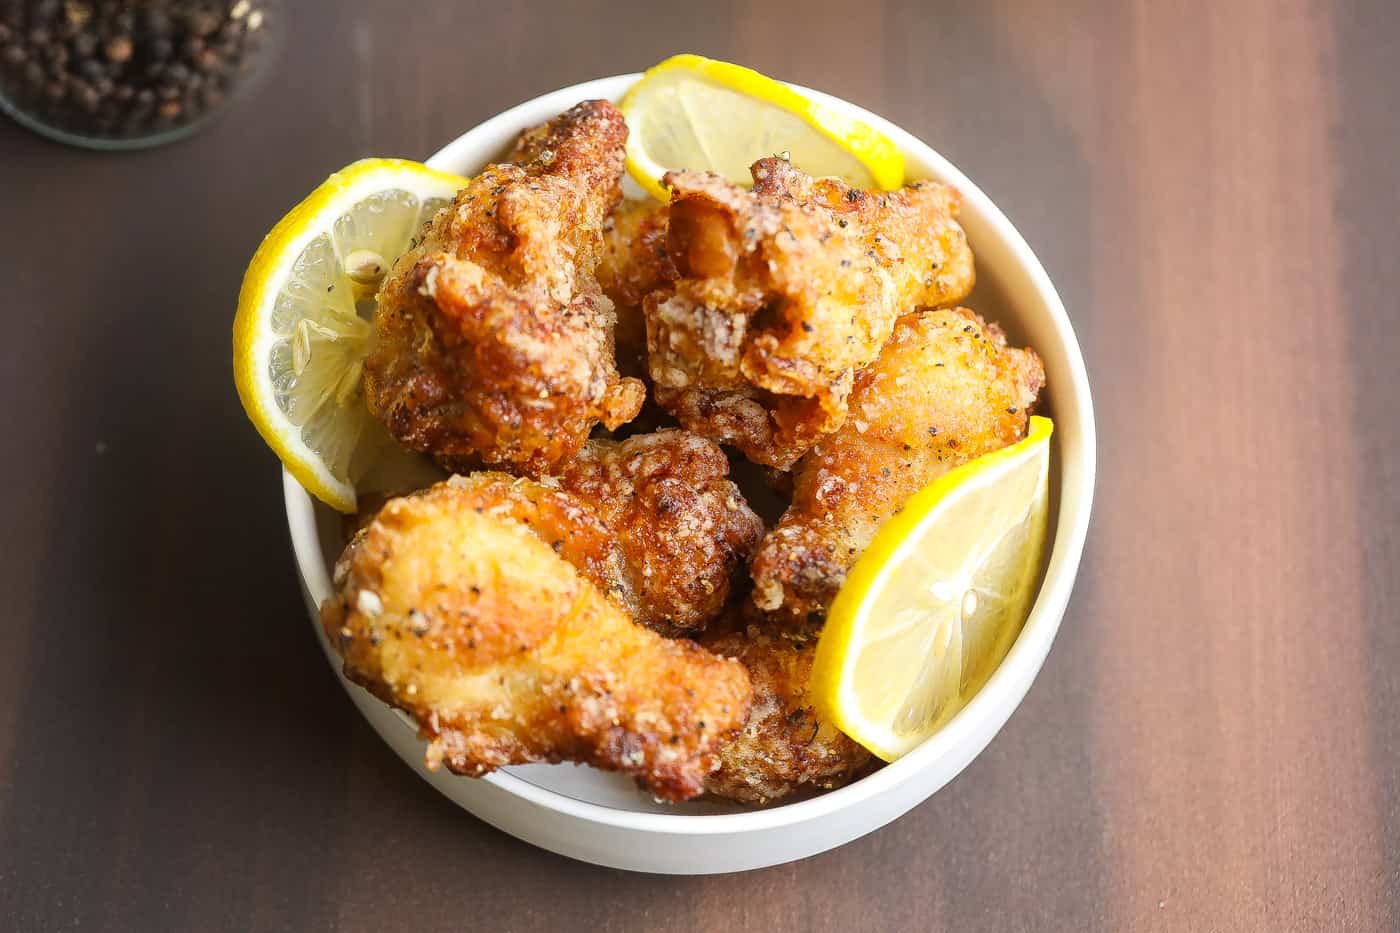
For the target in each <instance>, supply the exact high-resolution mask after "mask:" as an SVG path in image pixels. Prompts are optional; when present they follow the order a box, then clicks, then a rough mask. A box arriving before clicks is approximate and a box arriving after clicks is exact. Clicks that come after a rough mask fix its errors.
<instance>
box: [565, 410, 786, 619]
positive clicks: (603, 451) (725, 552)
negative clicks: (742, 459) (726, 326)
mask: <svg viewBox="0 0 1400 933" xmlns="http://www.w3.org/2000/svg"><path fill="white" fill-rule="evenodd" d="M728 476H729V461H728V460H727V459H726V458H725V456H724V453H723V451H721V450H720V449H719V448H718V447H717V446H715V444H714V442H713V441H709V440H706V439H705V438H702V437H697V436H696V435H694V434H690V433H688V432H686V431H680V430H667V431H658V432H656V433H655V434H640V435H636V436H633V437H629V438H627V439H626V440H624V441H610V440H592V441H589V442H588V444H587V445H586V446H585V447H584V449H583V450H582V451H581V452H580V453H579V455H578V456H577V457H575V458H574V459H573V460H572V461H571V462H569V463H568V464H567V465H565V466H564V468H563V469H562V470H561V471H560V474H559V483H560V484H561V486H562V487H563V488H564V489H567V490H568V491H570V492H572V493H574V494H575V495H576V496H577V497H578V498H580V499H582V500H583V501H585V502H588V503H590V504H591V506H592V507H593V508H594V509H596V510H597V512H598V514H599V515H600V516H601V517H602V520H603V521H604V523H606V525H607V526H608V527H609V528H610V529H611V530H612V532H613V534H614V536H615V540H616V542H617V545H618V547H620V548H621V551H622V553H623V565H624V566H625V567H626V569H627V574H628V578H627V583H628V585H627V586H626V587H625V588H620V589H623V590H624V592H623V593H622V598H623V602H624V605H626V606H627V607H628V609H630V610H631V612H632V614H633V617H634V618H636V619H637V620H638V621H639V622H642V623H643V624H644V625H646V626H648V627H650V628H653V629H655V630H656V631H659V632H662V633H664V634H668V635H681V634H688V633H694V632H697V631H699V630H701V629H703V628H704V627H705V625H706V624H708V623H709V622H710V620H712V619H714V618H715V617H716V616H718V615H719V614H720V613H721V612H722V611H723V610H724V607H725V605H726V604H727V603H728V601H729V597H730V593H731V592H732V590H733V587H734V585H735V583H737V582H738V580H739V579H740V577H741V575H742V573H743V571H744V568H745V565H746V564H747V562H748V558H749V555H751V554H752V553H753V549H754V546H755V545H756V544H757V543H758V540H759V538H760V537H762V535H763V521H762V520H761V519H760V518H759V517H758V516H757V515H755V514H754V513H753V510H751V509H750V508H749V506H748V503H747V502H745V501H744V496H743V494H742V493H741V492H740V491H739V487H737V486H735V485H734V483H732V482H730V480H729V479H728Z"/></svg>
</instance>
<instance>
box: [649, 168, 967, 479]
mask: <svg viewBox="0 0 1400 933" xmlns="http://www.w3.org/2000/svg"><path fill="white" fill-rule="evenodd" d="M752 173H753V178H754V186H753V190H752V191H745V190H744V189H742V188H740V187H738V186H737V185H734V184H731V183H730V182H728V181H725V180H724V179H723V178H721V177H719V176H718V175H714V174H712V173H706V172H689V171H682V172H670V173H668V174H667V175H666V178H665V181H666V183H667V184H668V185H670V186H671V189H672V199H671V204H670V215H669V227H668V232H667V250H668V258H669V260H670V261H671V262H673V263H674V265H675V270H676V272H677V274H678V278H677V279H676V280H675V282H674V283H672V284H669V285H666V286H664V287H661V288H658V289H657V290H655V291H653V292H652V293H651V294H649V295H648V296H647V298H646V300H645V302H644V306H643V307H644V314H645V318H646V327H647V346H648V355H649V359H648V364H649V370H650V374H651V377H652V380H653V382H654V383H655V387H656V397H657V400H658V401H660V402H661V404H662V405H663V406H665V407H666V408H667V409H668V410H670V411H671V412H672V413H673V414H674V415H676V417H677V418H679V419H680V421H681V423H682V424H683V425H684V426H685V427H687V428H689V429H690V430H692V431H695V432H696V433H698V434H703V435H705V436H707V437H711V438H714V439H716V440H720V441H724V442H727V443H731V444H734V445H735V446H737V447H738V448H739V449H740V450H742V451H743V452H744V453H745V454H746V455H747V456H748V457H749V459H751V460H754V461H755V462H758V463H761V464H765V465H768V466H775V467H780V468H787V467H789V466H790V465H791V464H792V463H793V462H794V461H796V460H797V459H798V457H800V456H801V455H802V454H804V453H805V452H806V451H807V450H808V449H809V448H810V447H811V446H812V445H813V444H814V443H815V442H816V441H818V440H820V439H821V438H822V437H823V436H825V435H827V434H830V433H831V432H833V431H835V430H836V429H837V428H839V427H840V426H841V425H842V424H843V423H844V422H845V420H846V406H847V397H848V396H849V394H850V391H851V386H852V383H853V380H854V379H855V376H856V374H857V373H858V372H859V371H860V370H861V369H862V368H864V367H865V366H867V365H869V364H870V363H871V362H872V361H873V360H874V359H875V357H876V355H877V354H879V352H880V348H881V347H882V346H883V345H884V343H885V341H886V340H887V339H888V338H889V335H890V332H891V330H892V329H893V328H894V322H895V319H896V317H897V316H898V315H899V314H901V313H903V312H904V311H908V310H915V309H918V308H926V307H937V306H943V305H948V304H952V303H954V302H956V301H957V300H959V299H960V298H962V297H963V296H964V295H966V294H967V293H968V292H969V291H970V290H971V288H972V283H973V268H972V252H971V250H970V249H969V248H968V245H967V239H966V237H965V236H964V234H963V231H962V228H961V227H959V226H958V224H957V221H956V220H955V217H956V215H957V211H958V207H959V205H960V203H961V199H960V197H959V195H958V193H957V191H955V190H954V189H952V188H950V187H948V186H947V185H942V184H939V183H937V182H915V183H913V184H911V185H909V186H907V187H905V188H902V189H900V190H899V191H891V192H867V191H861V190H858V189H855V188H851V187H849V186H848V185H846V184H845V183H843V182H842V181H840V180H839V179H835V178H816V179H814V178H812V177H810V176H809V175H807V174H805V173H804V172H802V171H801V170H799V169H797V168H794V167H793V166H792V165H791V164H790V163H789V162H787V161H786V160H784V159H781V158H776V157H773V158H766V159H760V160H759V161H758V162H755V163H754V165H753V168H752Z"/></svg>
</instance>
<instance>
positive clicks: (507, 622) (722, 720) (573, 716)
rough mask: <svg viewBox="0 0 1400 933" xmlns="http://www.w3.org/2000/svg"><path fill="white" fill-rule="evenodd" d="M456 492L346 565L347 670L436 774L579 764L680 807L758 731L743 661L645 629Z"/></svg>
mask: <svg viewBox="0 0 1400 933" xmlns="http://www.w3.org/2000/svg"><path fill="white" fill-rule="evenodd" d="M480 507H481V504H480V502H479V500H478V497H477V496H476V491H474V490H472V489H464V488H462V487H461V486H460V484H459V485H454V484H452V483H440V484H438V485H437V486H434V487H433V488H432V489H430V490H428V491H426V492H424V493H422V494H419V495H415V496H409V497H404V498H400V499H395V500H392V501H390V502H389V503H388V504H387V505H386V506H385V507H384V509H383V510H382V511H381V512H380V514H379V515H378V516H377V517H376V518H375V520H374V521H373V522H371V523H370V524H369V525H368V526H367V527H366V528H365V529H363V530H362V531H361V532H360V533H359V534H357V535H356V537H355V539H354V540H353V541H352V542H351V543H350V545H349V546H348V547H347V548H346V551H345V553H344V555H342V557H341V559H340V561H339V563H338V564H337V566H336V574H335V580H336V587H337V593H336V595H335V596H334V597H332V598H331V599H329V600H327V601H326V603H325V604H324V605H323V606H322V610H321V617H322V624H323V625H324V627H325V630H326V634H327V636H328V637H329V638H330V639H331V642H332V644H334V645H335V646H336V647H337V648H338V650H339V651H340V653H341V655H342V656H343V657H344V659H345V673H346V676H347V677H349V678H350V679H352V680H354V681H355V682H356V683H359V684H361V685H363V686H364V687H366V688H368V689H369V690H370V691H371V692H373V693H374V694H375V695H376V696H378V697H379V698H380V699H382V700H384V701H385V702H387V703H390V704H392V705H393V706H396V707H398V708H399V709H401V710H403V711H405V712H406V713H408V714H409V715H410V716H412V717H413V718H414V720H415V722H416V723H417V724H418V727H419V730H420V732H421V734H422V735H423V736H424V737H425V738H427V739H428V740H429V746H428V753H427V760H428V764H429V766H430V767H437V766H439V765H446V766H447V767H448V768H449V769H450V770H452V771H454V772H456V773H458V774H465V775H471V776H479V775H482V774H485V773H487V772H489V771H492V770H494V769H496V768H499V767H502V766H504V765H510V764H522V763H526V762H537V761H550V762H557V761H579V762H586V763H589V764H592V765H595V766H597V767H600V768H604V769H607V770H614V771H621V772H624V773H626V774H631V775H634V776H636V777H637V778H638V780H640V781H641V782H642V783H643V784H644V785H645V786H646V787H647V788H648V789H650V790H651V792H652V793H654V794H656V795H657V796H658V797H661V798H663V799H666V800H684V799H686V798H688V797H692V796H695V795H696V794H698V793H700V792H701V790H702V781H703V778H704V776H705V775H706V774H708V773H709V772H710V771H711V770H713V768H714V767H715V766H716V764H717V761H718V758H717V754H716V749H717V746H718V744H719V743H720V742H721V741H722V739H723V738H724V737H726V736H727V735H729V734H732V733H733V732H734V731H735V730H736V729H737V728H738V727H739V726H740V724H742V722H743V721H744V718H745V715H746V713H747V710H748V706H749V699H750V687H749V683H748V677H747V675H746V673H745V671H744V668H743V667H742V665H740V664H738V663H736V662H732V661H726V660H724V659H721V658H717V657H715V656H714V655H712V654H710V653H708V652H706V651H704V650H703V649H702V648H700V647H699V646H697V645H695V644H694V643H692V642H688V641H684V640H672V639H666V638H662V637H661V636H659V635H657V634H655V633H654V632H651V631H648V630H647V629H645V628H643V627H641V626H639V625H636V624H634V623H633V622H632V621H631V620H630V619H628V618H627V616H626V614H625V613H624V612H623V611H622V610H621V609H619V608H618V607H617V606H616V605H615V604H614V603H613V602H612V601H611V600H609V599H607V598H606V597H604V595H603V594H602V592H601V591H599V589H598V588H597V587H595V586H594V585H593V584H592V583H590V582H589V581H588V580H587V579H585V577H584V576H582V575H581V574H580V573H579V572H577V571H576V570H575V569H574V568H573V566H571V565H570V564H569V563H567V562H566V561H564V560H563V559H562V558H561V557H560V555H558V554H556V553H555V552H554V550H553V549H552V548H551V547H550V546H549V545H548V544H546V543H545V542H544V541H542V540H541V539H540V538H539V537H538V536H537V535H536V534H535V533H533V532H531V531H530V530H529V529H528V528H527V527H526V526H524V525H522V524H520V523H519V522H517V521H516V520H515V519H514V518H511V517H509V516H508V515H505V514H497V513H491V512H488V511H487V510H485V509H482V510H481V511H478V508H480Z"/></svg>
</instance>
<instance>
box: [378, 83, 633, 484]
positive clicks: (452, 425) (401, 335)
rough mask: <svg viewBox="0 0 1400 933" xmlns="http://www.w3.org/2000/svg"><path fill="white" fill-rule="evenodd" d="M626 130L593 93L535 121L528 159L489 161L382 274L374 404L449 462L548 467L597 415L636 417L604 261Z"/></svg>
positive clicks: (401, 435)
mask: <svg viewBox="0 0 1400 933" xmlns="http://www.w3.org/2000/svg"><path fill="white" fill-rule="evenodd" d="M626 138H627V127H626V124H625V123H624V121H623V119H622V114H621V113H619V112H618V110H617V108H616V107H614V106H613V105H612V104H609V103H607V102H606V101H586V102H584V103H581V104H579V105H578V106H576V107H574V108H572V109H570V110H569V111H567V112H565V113H564V114H562V115H561V116H560V117H558V118H556V119H555V120H552V121H550V122H549V123H548V124H547V125H546V126H545V127H543V128H540V129H538V130H534V131H531V133H530V134H528V140H529V142H528V143H527V144H523V145H522V152H523V153H524V154H526V155H528V156H529V159H530V161H529V162H528V163H527V164H523V165H519V164H501V165H490V166H487V168H486V169H485V171H483V172H482V173H481V174H480V175H478V176H477V177H476V178H474V179H472V180H471V182H470V183H468V185H467V187H465V188H463V189H462V190H461V191H460V192H458V194H457V197H456V198H455V200H454V201H453V203H452V204H451V205H450V206H448V207H446V208H444V209H443V210H442V211H439V212H438V214H437V216H436V217H435V218H434V219H433V221H432V223H431V224H429V226H428V228H427V230H426V232H425V234H424V236H423V239H422V241H421V242H420V243H419V244H418V245H417V246H416V247H414V248H413V249H411V250H409V252H408V253H406V254H405V255H404V256H402V257H400V259H399V260H398V262H396V263H395V264H394V267H393V269H392V270H391V272H390V274H389V275H388V277H387V278H386V279H385V281H384V283H383V285H382V286H381V287H380V291H379V295H378V309H377V311H376V313H375V319H374V336H373V340H372V342H371V347H370V353H369V357H368V359H367V360H366V363H365V390H366V397H367V399H368V401H369V406H370V409H371V410H372V411H373V412H374V413H375V414H376V415H377V416H378V417H379V418H380V420H381V421H383V422H384V424H385V425H386V426H387V427H388V428H389V431H390V433H391V434H393V435H394V437H396V438H398V440H399V441H400V442H401V443H402V444H403V445H404V446H406V447H408V448H410V449H413V450H417V451H421V452H423V453H427V454H431V455H432V456H433V457H434V458H435V459H437V460H438V461H439V462H440V463H441V464H442V465H444V466H445V467H447V468H449V469H467V468H473V467H476V466H479V465H481V464H486V465H493V466H501V467H505V468H507V469H510V470H512V471H516V472H526V473H530V474H532V475H539V474H541V473H544V472H547V471H548V469H549V468H550V467H552V466H553V465H555V464H557V463H559V462H560V461H562V460H565V459H567V458H569V457H571V456H573V455H574V454H575V453H577V452H578V450H579V448H581V447H582V446H583V443H584V441H585V440H587V438H588V434H589V431H590V430H591V429H592V428H593V426H594V425H595V424H597V423H599V422H602V423H603V424H605V425H607V426H608V427H609V428H615V427H617V426H619V425H621V424H624V423H625V422H627V421H629V420H630V419H631V418H632V417H634V416H635V415H636V414H637V411H638V409H639V408H640V407H641V404H642V399H643V397H644V395H645V388H644V387H643V385H642V383H641V382H640V381H639V380H637V379H630V378H621V377H619V375H618V372H617V366H616V363H615V361H614V350H613V328H614V322H615V318H614V313H613V306H612V302H611V301H609V300H608V299H607V297H606V296H604V295H603V293H602V290H601V288H600V287H599V286H598V282H597V279H596V278H595V277H594V271H595V269H596V268H597V266H598V262H599V259H600V257H601V255H602V252H603V224H604V221H605V220H606V218H607V216H608V214H609V212H610V211H611V210H612V208H613V205H615V204H616V203H617V202H618V201H619V200H620V199H621V197H622V189H621V184H620V179H621V176H622V167H623V152H622V147H623V143H624V141H625V140H626Z"/></svg>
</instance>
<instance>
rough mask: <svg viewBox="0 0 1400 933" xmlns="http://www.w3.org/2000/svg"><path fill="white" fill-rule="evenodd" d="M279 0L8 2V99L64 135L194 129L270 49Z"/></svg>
mask: <svg viewBox="0 0 1400 933" xmlns="http://www.w3.org/2000/svg"><path fill="white" fill-rule="evenodd" d="M281 12H282V10H281V7H280V5H279V4H278V3H277V0H0V108H3V109H4V110H6V111H8V112H9V113H10V114H11V115H13V116H14V117H15V118H16V119H18V120H19V121H20V122H21V123H24V124H25V125H27V126H29V127H30V128H32V129H34V130H37V131H38V132H41V133H43V134H45V135H47V136H50V137H52V138H55V139H58V140H61V141H63V142H68V143H73V144H76V145H84V146H90V147H94V148H99V149H125V148H138V147H142V146H151V145H157V144H160V143H163V142H169V141H171V140H174V139H178V138H180V137H182V136H184V135H186V134H187V133H190V132H192V131H193V130H194V129H195V128H196V127H198V126H199V125H200V124H201V123H203V122H204V121H205V120H206V119H207V118H208V117H209V116H211V115H212V114H213V113H215V112H216V111H218V110H219V109H220V108H221V107H222V106H223V105H224V104H225V103H226V102H227V101H228V99H229V98H230V96H231V95H232V94H233V93H234V92H235V91H236V90H238V89H239V88H241V87H244V86H246V85H247V84H248V82H249V79H250V78H251V77H252V75H253V74H254V73H255V71H256V70H257V69H258V67H259V66H260V65H261V64H262V63H263V62H264V61H265V60H266V59H268V58H269V57H270V56H269V53H270V50H271V43H270V41H269V40H270V37H271V36H272V35H273V31H274V30H275V29H276V27H277V26H278V25H280V24H279V23H278V19H279V17H280V14H281Z"/></svg>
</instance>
